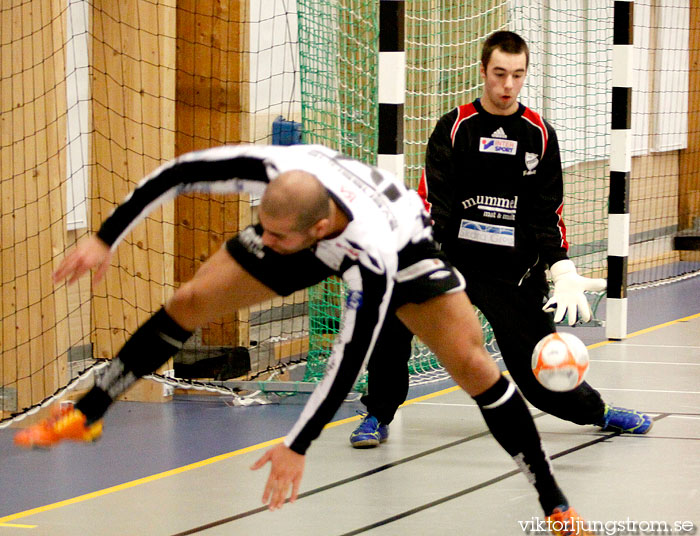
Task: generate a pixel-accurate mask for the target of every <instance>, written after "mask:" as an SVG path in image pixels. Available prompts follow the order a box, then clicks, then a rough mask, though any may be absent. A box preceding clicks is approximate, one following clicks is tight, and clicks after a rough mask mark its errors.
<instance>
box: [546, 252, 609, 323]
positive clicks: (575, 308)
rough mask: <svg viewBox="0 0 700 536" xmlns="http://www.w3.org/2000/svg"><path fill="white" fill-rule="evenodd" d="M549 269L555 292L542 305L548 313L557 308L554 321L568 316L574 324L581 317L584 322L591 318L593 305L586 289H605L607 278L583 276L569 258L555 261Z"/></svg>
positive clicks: (556, 321)
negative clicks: (588, 298) (590, 303)
mask: <svg viewBox="0 0 700 536" xmlns="http://www.w3.org/2000/svg"><path fill="white" fill-rule="evenodd" d="M549 271H550V272H551V274H552V281H554V293H553V294H552V297H551V298H549V300H548V301H547V303H545V304H544V307H542V310H543V311H546V312H548V313H550V312H552V311H554V310H555V308H556V313H555V314H554V322H555V323H559V322H561V321H562V320H564V316H565V315H566V316H568V318H569V325H570V326H573V325H574V324H575V323H576V320H577V319H578V318H580V319H581V320H582V321H583V322H588V321H590V319H591V307H590V305H588V300H587V299H586V295H585V294H584V291H586V290H588V291H590V292H599V291H601V290H605V288H606V286H607V285H606V282H605V279H592V278H590V277H583V276H580V275H578V273H577V272H576V266H575V265H574V263H573V262H572V261H570V260H569V259H564V260H562V261H558V262H555V263H554V264H553V265H552V266H551V268H550V269H549Z"/></svg>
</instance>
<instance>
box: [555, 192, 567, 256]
mask: <svg viewBox="0 0 700 536" xmlns="http://www.w3.org/2000/svg"><path fill="white" fill-rule="evenodd" d="M563 210H564V203H562V204H561V205H559V208H558V209H557V216H558V217H559V219H558V220H557V227H558V228H559V234H560V235H561V246H562V247H563V248H564V249H565V250H566V251H569V243H568V242H567V241H566V225H564V218H562V211H563Z"/></svg>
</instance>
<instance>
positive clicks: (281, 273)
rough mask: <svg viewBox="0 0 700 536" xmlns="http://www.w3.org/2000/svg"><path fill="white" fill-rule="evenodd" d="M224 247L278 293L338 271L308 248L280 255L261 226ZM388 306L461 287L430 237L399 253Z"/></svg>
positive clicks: (248, 229) (284, 293) (247, 230)
mask: <svg viewBox="0 0 700 536" xmlns="http://www.w3.org/2000/svg"><path fill="white" fill-rule="evenodd" d="M226 250H227V251H228V252H229V254H230V255H231V257H233V258H234V259H235V260H236V262H238V263H239V264H240V265H241V266H242V267H243V269H244V270H245V271H247V272H248V273H249V274H250V275H252V276H253V277H255V279H257V280H258V281H260V282H261V283H262V284H264V285H266V286H267V287H269V288H271V289H272V290H274V291H275V292H276V293H277V294H279V295H280V296H288V295H289V294H292V293H293V292H295V291H297V290H302V289H305V288H308V287H311V286H313V285H315V284H317V283H320V282H321V281H323V280H324V279H326V278H328V277H330V276H332V275H340V274H339V273H338V272H336V271H335V270H333V269H332V268H330V267H329V266H327V265H326V264H324V263H323V262H321V261H320V260H319V259H318V257H316V255H315V254H314V252H313V251H312V250H309V249H305V250H302V251H299V252H297V253H291V254H289V255H282V254H280V253H276V252H275V251H273V250H271V249H270V248H268V247H265V246H263V243H262V227H261V226H260V225H251V226H249V227H246V228H245V229H244V230H243V231H241V232H240V233H239V234H238V235H236V236H235V237H233V238H231V239H230V240H228V241H227V242H226ZM395 281H396V284H395V287H394V294H393V297H392V307H393V308H397V307H400V306H401V305H403V304H405V303H422V302H424V301H426V300H429V299H430V298H434V297H437V296H440V295H442V294H445V293H448V292H457V291H460V290H464V278H463V277H462V274H460V273H459V272H458V271H457V269H456V268H454V267H453V266H452V265H451V264H450V263H449V261H448V260H447V259H446V258H445V256H444V254H443V253H442V252H441V251H439V250H438V249H437V246H436V244H435V242H433V241H432V240H422V241H420V242H418V243H416V244H413V243H411V244H408V245H407V246H406V247H405V248H404V249H402V250H401V251H400V252H399V270H398V273H397V274H396V277H395Z"/></svg>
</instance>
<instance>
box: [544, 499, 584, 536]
mask: <svg viewBox="0 0 700 536" xmlns="http://www.w3.org/2000/svg"><path fill="white" fill-rule="evenodd" d="M546 520H547V527H548V528H549V531H550V532H551V533H552V534H556V536H593V534H592V533H591V532H588V531H587V530H586V527H587V526H588V523H586V522H585V521H584V519H583V518H582V517H581V516H580V515H578V514H577V513H576V510H574V509H573V508H572V507H571V506H566V507H564V506H562V507H558V508H555V509H554V513H552V515H549V516H547V517H546Z"/></svg>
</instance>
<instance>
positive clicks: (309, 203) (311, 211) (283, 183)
mask: <svg viewBox="0 0 700 536" xmlns="http://www.w3.org/2000/svg"><path fill="white" fill-rule="evenodd" d="M329 201H330V196H329V195H328V190H326V188H325V187H324V186H323V184H321V181H319V180H318V179H317V178H316V176H315V175H313V174H312V173H309V172H307V171H302V170H292V171H285V172H284V173H282V174H280V176H279V177H277V178H276V179H275V180H273V181H271V182H270V184H269V185H268V187H267V188H266V189H265V193H264V194H263V196H262V200H261V201H260V209H261V210H262V211H263V212H265V214H267V215H268V216H270V217H273V218H287V217H289V216H292V215H295V216H296V229H295V230H296V231H305V230H306V229H308V228H309V227H311V226H312V225H313V224H314V223H316V222H318V221H319V220H322V219H323V218H328V216H329V214H330V206H329Z"/></svg>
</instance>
